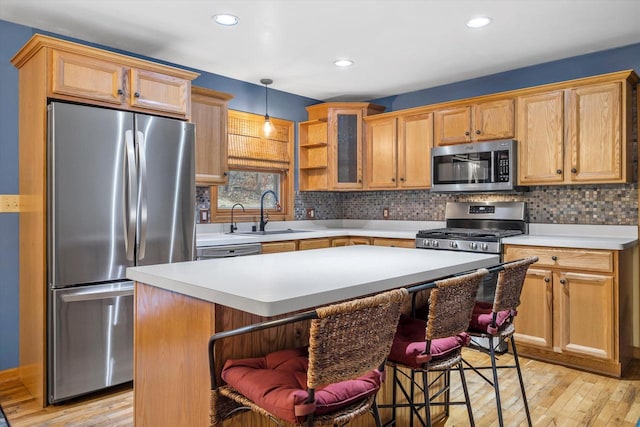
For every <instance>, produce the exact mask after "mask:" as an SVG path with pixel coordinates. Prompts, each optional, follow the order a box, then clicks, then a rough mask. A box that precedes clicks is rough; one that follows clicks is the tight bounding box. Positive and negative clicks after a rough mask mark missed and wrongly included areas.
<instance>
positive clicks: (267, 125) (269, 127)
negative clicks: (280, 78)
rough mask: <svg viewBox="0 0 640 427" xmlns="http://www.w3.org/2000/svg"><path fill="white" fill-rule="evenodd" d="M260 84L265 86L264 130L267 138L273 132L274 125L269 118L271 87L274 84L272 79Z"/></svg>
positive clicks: (264, 80) (262, 80) (263, 80)
mask: <svg viewBox="0 0 640 427" xmlns="http://www.w3.org/2000/svg"><path fill="white" fill-rule="evenodd" d="M260 83H262V84H263V85H264V126H263V128H262V130H263V131H264V134H265V135H266V136H269V135H270V134H271V132H273V124H272V123H271V120H270V118H269V85H270V84H271V83H273V80H271V79H261V80H260Z"/></svg>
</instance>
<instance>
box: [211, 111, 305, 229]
mask: <svg viewBox="0 0 640 427" xmlns="http://www.w3.org/2000/svg"><path fill="white" fill-rule="evenodd" d="M271 122H272V124H273V125H274V130H273V131H272V133H271V134H270V135H269V136H268V137H267V136H265V135H264V134H263V130H262V128H263V126H262V125H263V123H264V116H261V115H257V114H250V113H243V112H239V111H233V110H230V111H229V121H228V162H229V176H228V181H227V184H226V185H220V186H218V187H212V188H211V219H212V221H214V222H229V221H230V220H231V208H232V207H233V205H234V204H236V203H241V204H242V205H243V206H244V208H245V210H244V211H243V210H242V209H238V208H236V209H235V210H234V221H238V222H242V221H245V222H258V221H259V215H260V199H261V196H262V194H263V193H264V191H266V190H272V191H273V192H275V193H276V195H277V198H278V203H276V200H275V198H274V197H273V195H267V196H265V198H264V208H265V209H266V210H268V215H269V218H270V220H271V221H274V220H281V221H282V220H290V219H293V174H292V173H290V171H293V122H291V121H288V120H280V119H274V118H271ZM290 175H291V176H290Z"/></svg>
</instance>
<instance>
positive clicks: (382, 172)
mask: <svg viewBox="0 0 640 427" xmlns="http://www.w3.org/2000/svg"><path fill="white" fill-rule="evenodd" d="M365 127H366V130H367V132H366V150H365V158H366V171H367V173H366V179H365V186H366V188H368V189H380V188H398V189H400V188H405V189H409V188H429V185H430V182H431V176H430V175H431V174H430V170H431V155H430V153H431V147H432V146H433V114H432V113H421V112H413V113H408V114H404V115H401V116H387V117H376V116H374V117H372V118H370V119H368V120H366V126H365Z"/></svg>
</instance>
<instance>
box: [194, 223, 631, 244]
mask: <svg viewBox="0 0 640 427" xmlns="http://www.w3.org/2000/svg"><path fill="white" fill-rule="evenodd" d="M439 227H444V223H443V222H436V221H365V220H331V221H290V222H283V223H280V222H277V223H273V224H269V226H268V229H270V230H274V229H286V228H292V229H294V230H307V231H305V232H302V233H283V234H271V235H265V236H261V235H252V236H248V235H242V234H237V233H234V234H225V233H223V232H222V231H219V230H222V228H221V226H218V227H217V228H216V226H215V225H214V224H207V225H205V227H202V226H198V233H197V246H199V247H200V246H218V245H232V244H242V243H262V242H275V241H282V240H294V239H316V238H322V237H338V236H354V237H386V238H395V239H415V237H416V233H417V232H418V231H419V230H425V229H430V228H439ZM209 230H211V231H209ZM215 230H218V231H215ZM503 242H504V243H505V244H514V245H528V246H555V247H564V248H578V249H608V250H624V249H628V248H631V247H634V246H636V245H637V244H638V227H636V226H623V225H584V224H529V234H528V235H522V236H515V237H508V238H505V239H504V240H503Z"/></svg>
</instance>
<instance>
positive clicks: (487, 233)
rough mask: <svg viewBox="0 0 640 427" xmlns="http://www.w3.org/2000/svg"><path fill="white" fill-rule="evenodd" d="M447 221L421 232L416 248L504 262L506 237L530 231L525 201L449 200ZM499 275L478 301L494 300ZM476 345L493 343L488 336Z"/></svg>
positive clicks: (503, 347)
mask: <svg viewBox="0 0 640 427" xmlns="http://www.w3.org/2000/svg"><path fill="white" fill-rule="evenodd" d="M445 220H446V225H447V227H446V228H436V229H431V230H421V231H419V232H418V234H417V235H416V248H422V249H438V250H447V251H464V252H481V253H489V254H500V260H501V261H502V239H503V238H505V237H509V236H516V235H519V234H528V233H529V225H528V223H527V221H526V220H527V214H526V204H525V202H447V206H446V209H445ZM497 276H498V273H497V272H494V273H490V274H488V275H487V276H485V278H484V279H483V280H482V283H481V284H480V288H479V289H478V294H477V295H476V300H477V301H483V302H493V297H494V294H495V289H496V281H497ZM473 344H474V345H477V346H480V347H484V348H488V346H489V342H488V340H487V339H477V340H474V343H473ZM495 350H496V352H498V353H501V352H505V351H507V344H506V343H505V342H504V341H501V342H499V343H497V344H496V345H495Z"/></svg>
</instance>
